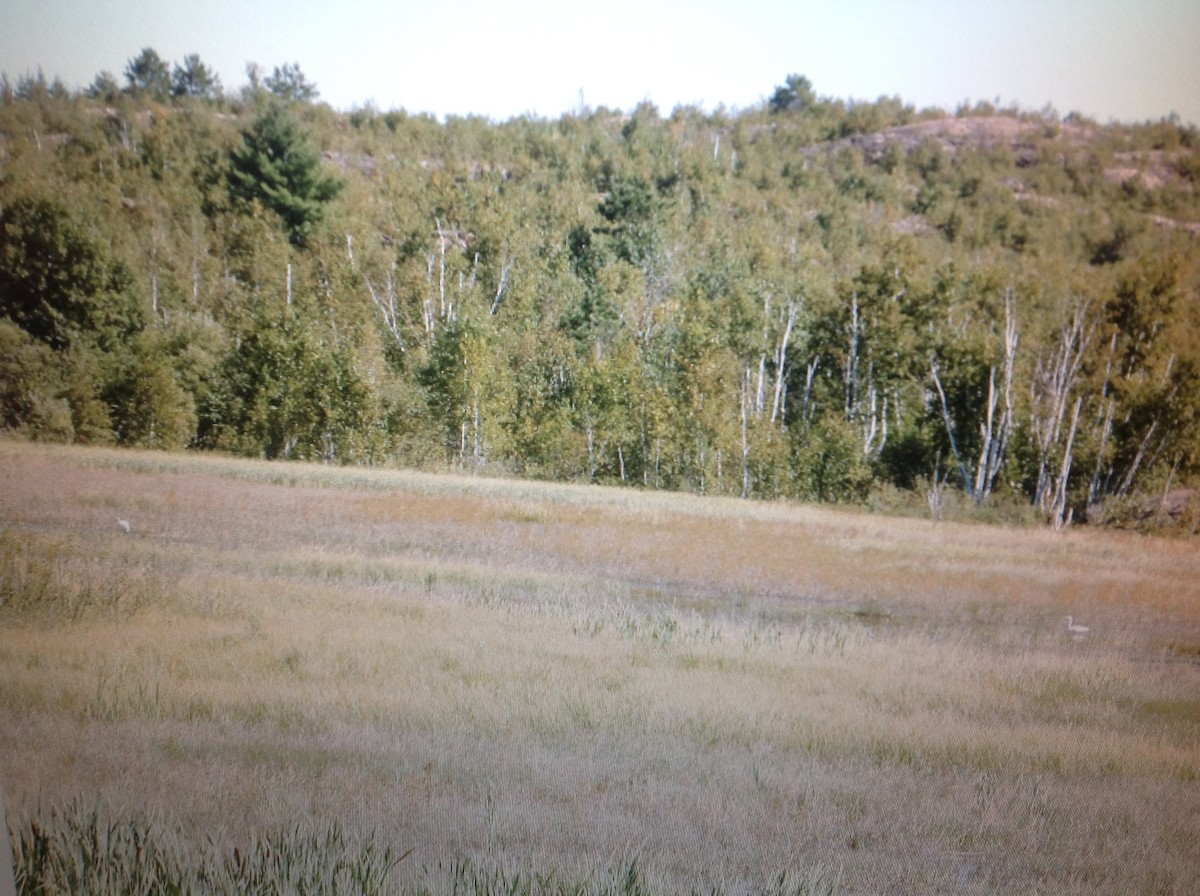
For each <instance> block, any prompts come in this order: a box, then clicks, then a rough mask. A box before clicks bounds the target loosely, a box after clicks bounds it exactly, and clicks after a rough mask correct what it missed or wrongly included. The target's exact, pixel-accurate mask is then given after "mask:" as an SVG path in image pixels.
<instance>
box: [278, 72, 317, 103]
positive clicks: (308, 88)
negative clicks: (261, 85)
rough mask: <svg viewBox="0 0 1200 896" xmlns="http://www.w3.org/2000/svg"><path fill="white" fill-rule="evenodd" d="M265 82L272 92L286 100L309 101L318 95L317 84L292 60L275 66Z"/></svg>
mask: <svg viewBox="0 0 1200 896" xmlns="http://www.w3.org/2000/svg"><path fill="white" fill-rule="evenodd" d="M265 84H266V88H267V90H269V91H270V92H271V93H272V94H274V95H275V96H277V97H279V98H280V99H282V100H286V101H288V102H296V103H310V102H312V101H314V100H315V99H317V97H319V96H320V93H319V92H318V90H317V85H316V84H314V83H312V82H311V81H309V80H308V79H307V78H306V77H305V76H304V72H302V71H301V70H300V66H299V65H298V64H297V63H294V62H285V63H284V64H283V66H282V67H281V66H275V69H274V70H273V71H272V72H271V74H270V75H269V76H268V77H267V79H266V82H265Z"/></svg>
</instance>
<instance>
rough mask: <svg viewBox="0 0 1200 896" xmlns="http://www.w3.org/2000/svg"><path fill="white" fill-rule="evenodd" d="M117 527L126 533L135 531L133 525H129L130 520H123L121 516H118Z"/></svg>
mask: <svg viewBox="0 0 1200 896" xmlns="http://www.w3.org/2000/svg"><path fill="white" fill-rule="evenodd" d="M117 528H118V529H120V530H121V531H122V532H125V533H126V534H128V533H130V532H132V531H133V526H131V525H129V520H123V519H121V518H120V517H117Z"/></svg>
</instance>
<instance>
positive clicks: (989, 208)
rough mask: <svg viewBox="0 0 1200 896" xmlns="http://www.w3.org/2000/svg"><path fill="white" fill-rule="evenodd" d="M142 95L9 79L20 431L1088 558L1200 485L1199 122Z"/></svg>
mask: <svg viewBox="0 0 1200 896" xmlns="http://www.w3.org/2000/svg"><path fill="white" fill-rule="evenodd" d="M122 77H123V81H122V80H119V79H118V78H117V77H116V76H114V75H113V74H111V73H108V72H102V73H100V74H98V75H97V76H96V78H95V80H94V82H93V83H92V84H91V85H89V86H88V87H87V88H85V89H82V90H71V89H68V88H67V87H65V86H64V85H63V84H62V82H61V81H59V80H58V79H53V80H48V79H47V78H46V77H45V76H44V75H43V74H42V73H40V72H39V73H37V74H25V75H21V76H18V77H16V78H15V80H10V78H9V77H8V76H7V75H5V76H3V78H2V79H0V427H3V429H5V430H6V431H8V432H9V433H11V434H13V435H14V436H15V437H20V438H25V439H30V440H42V441H52V442H66V443H76V444H115V445H128V446H139V447H149V448H160V449H165V450H179V449H194V450H208V451H220V452H226V453H233V454H239V455H246V456H253V457H266V458H279V459H289V458H290V459H302V460H311V461H323V462H328V463H334V464H351V465H380V466H402V467H410V468H421V469H433V470H446V469H452V470H456V471H460V472H482V473H487V474H489V475H502V476H517V477H531V478H539V479H554V480H567V481H574V482H583V483H603V484H616V485H628V486H634V487H640V488H644V489H663V490H679V491H690V492H695V493H699V494H721V495H729V496H735V497H736V496H741V497H746V498H758V499H774V498H787V499H795V500H802V501H819V502H830V503H848V504H856V505H860V506H869V507H875V508H883V509H893V510H899V511H907V512H920V513H925V514H933V515H934V516H935V517H936V516H939V515H940V514H941V513H942V512H943V511H945V510H946V509H947V508H951V507H958V508H962V512H963V513H977V514H979V515H981V516H984V517H988V515H989V514H990V515H991V518H998V519H1020V520H1042V521H1045V522H1046V523H1047V524H1049V525H1052V526H1055V527H1059V528H1061V527H1065V526H1068V525H1071V524H1072V523H1082V522H1092V523H1096V522H1109V523H1117V524H1138V523H1139V522H1145V518H1146V517H1147V515H1148V513H1149V512H1148V511H1147V509H1146V508H1148V507H1149V508H1156V507H1157V508H1161V507H1162V506H1164V505H1165V504H1166V503H1167V502H1166V498H1167V496H1169V495H1177V494H1180V493H1183V492H1186V491H1187V489H1188V487H1189V486H1191V485H1194V484H1196V483H1197V482H1198V481H1200V301H1198V298H1197V297H1198V291H1200V251H1198V250H1197V240H1198V239H1200V195H1198V194H1197V187H1198V185H1200V134H1198V132H1197V129H1196V127H1195V126H1194V125H1192V124H1188V123H1184V122H1181V121H1179V120H1178V119H1176V118H1169V119H1165V120H1161V121H1156V122H1144V123H1139V124H1131V123H1116V122H1110V123H1106V124H1100V123H1097V122H1095V121H1092V120H1089V119H1087V118H1086V117H1084V116H1082V115H1079V114H1077V113H1071V114H1067V115H1060V114H1059V113H1057V112H1056V111H1055V110H1053V109H1052V108H1046V109H1043V110H1041V111H1037V112H1034V111H1029V110H1022V109H1019V108H997V107H996V106H995V105H993V104H991V103H987V102H976V103H974V104H971V103H964V104H963V105H962V106H961V107H960V108H958V109H957V110H956V111H955V112H953V113H949V112H946V111H944V110H938V109H925V110H918V109H915V108H914V107H913V106H911V105H908V104H906V103H905V102H904V101H903V100H902V99H900V98H897V97H881V98H879V99H877V100H875V101H867V102H863V101H852V100H846V99H837V98H831V97H825V96H820V95H818V94H817V92H816V90H815V87H814V85H813V84H812V83H811V82H810V81H809V80H808V79H807V78H805V77H803V76H802V75H789V76H788V77H787V78H786V79H785V81H784V82H783V83H782V84H780V85H778V86H775V87H773V88H772V87H771V86H770V85H764V88H765V89H766V92H767V93H768V94H769V99H767V100H766V101H764V102H763V103H761V104H759V105H757V106H754V107H750V108H746V109H726V108H724V107H717V108H716V109H714V110H711V111H705V110H703V109H700V108H696V107H690V106H681V107H678V108H675V109H673V110H671V111H670V112H669V113H668V112H666V111H664V110H660V109H658V108H656V107H655V106H654V105H652V104H650V103H643V104H642V105H639V106H638V107H637V108H635V109H633V110H626V111H622V110H614V109H608V108H603V107H600V108H590V107H585V106H582V105H581V107H580V108H578V109H576V110H574V111H572V112H570V113H568V114H564V115H562V116H561V117H559V118H556V119H548V118H540V117H534V116H526V117H521V118H515V119H512V120H508V121H503V122H496V121H491V120H488V119H486V118H482V117H447V118H445V119H444V120H439V119H437V118H434V117H433V116H431V115H427V114H411V113H408V112H406V111H404V110H390V111H386V112H384V111H381V110H378V109H376V108H373V107H372V106H370V105H365V106H363V107H361V108H355V109H352V110H350V111H338V110H335V109H333V108H331V107H330V106H329V105H328V104H326V103H323V102H321V101H320V93H319V90H318V87H317V85H315V84H313V83H312V82H310V81H309V80H308V79H307V78H306V77H305V75H304V73H303V71H302V70H301V68H300V66H299V65H296V64H285V65H283V66H279V67H275V68H274V69H273V70H272V71H271V72H270V73H269V74H268V73H267V72H266V70H265V69H263V68H261V67H259V66H257V65H250V66H248V67H247V83H246V84H245V85H244V86H242V87H240V88H236V89H226V88H225V87H223V86H222V85H221V84H220V81H219V79H218V78H217V77H216V75H215V74H214V73H213V72H212V70H211V69H209V68H208V67H207V66H206V65H205V64H204V63H203V62H202V61H201V60H200V59H199V58H198V57H196V56H194V55H193V56H188V57H187V58H185V59H184V60H182V61H181V62H174V63H172V62H169V61H167V60H164V59H162V58H161V57H160V56H159V55H158V54H157V52H155V51H154V50H153V49H150V48H147V49H144V50H142V51H141V53H140V54H139V55H137V56H135V57H133V58H132V59H130V60H129V64H128V66H127V68H126V69H125V71H124V72H123V76H122ZM1197 503H1198V502H1196V501H1193V502H1192V504H1193V505H1195V504H1197ZM1159 516H1160V517H1161V514H1160V515H1159ZM1185 516H1186V519H1185V520H1184V522H1183V525H1184V527H1185V528H1188V529H1197V528H1200V508H1197V507H1194V506H1193V507H1192V508H1191V509H1190V511H1189V512H1188V514H1186V515H1185Z"/></svg>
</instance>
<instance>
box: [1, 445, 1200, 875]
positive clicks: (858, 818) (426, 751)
mask: <svg viewBox="0 0 1200 896" xmlns="http://www.w3.org/2000/svg"><path fill="white" fill-rule="evenodd" d="M118 517H120V518H123V519H127V520H129V521H130V523H131V526H132V532H131V533H129V534H125V533H123V532H121V531H120V530H119V529H118V527H117V522H116V521H117V518H118ZM0 596H2V597H3V598H4V600H5V603H4V605H2V606H0V682H3V686H2V687H0V785H2V786H3V788H4V791H5V795H6V797H7V803H8V810H9V814H10V817H14V818H21V817H27V816H29V815H30V814H35V813H37V812H38V811H39V809H40V807H45V806H48V805H54V804H56V803H58V802H61V801H63V800H67V799H70V798H74V797H79V796H82V797H83V798H85V799H87V800H92V801H95V800H98V801H100V802H101V803H102V804H103V805H104V806H105V807H107V809H109V810H110V811H112V812H114V813H116V814H118V815H120V814H122V813H125V814H129V813H138V812H152V813H158V814H160V815H163V816H164V817H169V818H173V819H178V820H181V821H183V822H184V823H185V824H186V825H188V826H189V828H190V829H191V830H194V831H195V832H196V833H197V838H198V841H199V840H203V838H204V837H205V836H207V835H208V834H209V833H210V832H216V834H215V835H216V836H217V837H218V838H233V839H237V838H241V837H245V836H247V835H250V834H253V833H254V832H255V831H259V830H263V829H265V828H278V827H280V826H283V827H287V826H290V825H292V824H294V823H296V822H297V821H301V820H321V819H331V818H333V819H338V820H340V821H341V822H342V823H343V824H346V825H347V826H349V827H350V828H351V829H353V830H358V831H375V832H376V833H377V834H379V835H380V836H382V837H384V838H385V839H386V840H387V841H388V842H390V843H393V844H395V846H396V847H397V849H398V851H400V852H403V851H404V850H407V849H409V848H414V849H415V852H414V853H413V857H412V858H411V859H410V860H409V863H407V864H406V865H405V866H403V867H402V868H401V870H400V872H401V874H402V875H403V874H406V873H413V874H415V873H417V870H418V869H421V868H426V867H433V866H436V865H438V864H439V863H446V862H450V861H453V860H456V859H459V858H468V859H473V860H477V861H479V862H482V863H485V864H488V865H489V866H491V865H494V866H498V867H505V868H526V869H534V870H537V869H550V868H554V869H558V870H559V871H560V872H566V873H570V874H574V875H578V876H586V875H587V874H589V873H591V872H593V871H595V870H596V869H598V868H607V867H612V866H619V865H620V864H621V863H622V862H628V861H629V860H631V859H637V861H638V864H639V867H641V868H642V869H645V870H646V872H647V874H648V875H649V876H650V878H651V880H652V881H654V882H657V883H660V884H661V885H663V886H666V887H678V888H682V889H689V888H692V887H697V888H702V889H708V888H710V887H720V888H722V889H730V890H735V889H741V888H743V887H745V886H748V885H753V884H756V883H761V882H763V881H765V880H768V879H770V878H773V877H774V875H775V874H777V873H778V872H780V871H782V870H785V869H796V870H798V871H799V872H800V873H801V876H803V875H804V874H807V873H811V872H812V870H813V869H824V870H827V871H829V870H832V871H834V872H836V874H837V877H838V880H839V884H840V890H842V891H845V892H852V893H874V892H922V893H924V892H979V893H991V892H1048V893H1049V892H1052V893H1097V892H1110V893H1135V892H1163V893H1179V894H1184V893H1194V892H1200V746H1198V744H1200V665H1198V660H1200V552H1198V551H1197V550H1196V546H1195V543H1194V542H1191V543H1189V542H1184V541H1171V540H1154V539H1147V538H1139V537H1133V536H1128V535H1121V534H1110V533H1101V532H1085V531H1072V532H1067V533H1058V534H1056V533H1052V532H1048V531H1041V530H1007V529H999V528H987V527H981V526H956V525H950V524H944V523H943V524H933V523H926V522H920V521H913V520H894V519H884V518H879V517H870V516H865V515H861V514H855V513H848V512H835V511H829V510H822V509H815V508H808V507H797V506H792V505H784V504H751V503H745V502H737V501H726V500H712V499H709V500H704V499H699V498H695V497H688V496H677V495H662V494H646V493H639V492H634V491H616V490H605V489H598V488H586V487H573V486H561V485H543V484H536V483H528V482H513V481H502V480H484V479H470V478H453V477H434V476H427V475H419V474H414V473H399V472H386V471H378V470H352V469H345V468H326V467H317V466H304V465H296V464H290V465H281V464H267V463H256V462H249V461H237V460H231V459H224V458H217V457H210V456H183V455H161V454H141V453H134V452H115V451H97V450H79V449H62V448H42V447H34V446H28V445H23V444H19V443H2V442H0ZM1068 613H1071V614H1073V615H1074V616H1075V617H1076V618H1077V619H1082V620H1083V621H1085V622H1086V623H1087V624H1088V625H1090V626H1091V632H1090V633H1089V634H1088V635H1087V636H1086V637H1083V638H1075V637H1072V636H1071V635H1070V634H1069V633H1068V632H1067V631H1066V619H1065V617H1066V615H1067V614H1068Z"/></svg>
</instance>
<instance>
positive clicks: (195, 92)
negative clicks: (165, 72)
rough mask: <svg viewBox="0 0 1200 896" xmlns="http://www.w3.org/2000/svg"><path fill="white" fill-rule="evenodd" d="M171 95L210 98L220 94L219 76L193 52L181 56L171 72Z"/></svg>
mask: <svg viewBox="0 0 1200 896" xmlns="http://www.w3.org/2000/svg"><path fill="white" fill-rule="evenodd" d="M171 95H172V96H176V97H187V98H188V99H200V100H211V99H216V98H217V97H218V96H220V95H221V78H220V76H219V75H217V73H216V72H214V71H213V70H212V69H211V68H209V67H208V66H207V65H205V64H204V63H203V62H201V61H200V57H199V56H198V55H197V54H195V53H190V54H188V55H187V56H184V57H183V65H178V64H177V65H176V66H175V69H174V71H173V72H172V73H171Z"/></svg>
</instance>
